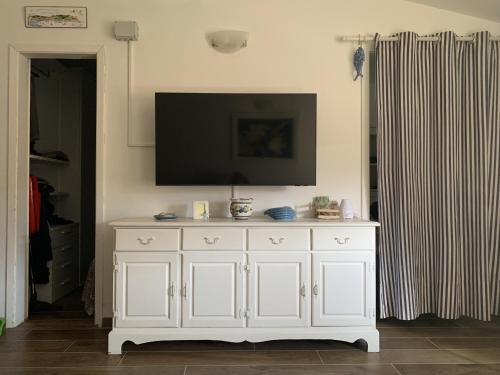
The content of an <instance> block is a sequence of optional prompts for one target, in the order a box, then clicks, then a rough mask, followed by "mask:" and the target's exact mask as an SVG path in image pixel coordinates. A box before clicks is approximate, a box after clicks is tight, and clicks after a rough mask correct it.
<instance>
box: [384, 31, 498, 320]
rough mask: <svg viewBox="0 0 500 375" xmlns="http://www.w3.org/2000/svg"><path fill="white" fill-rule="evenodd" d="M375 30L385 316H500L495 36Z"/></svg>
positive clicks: (496, 55)
mask: <svg viewBox="0 0 500 375" xmlns="http://www.w3.org/2000/svg"><path fill="white" fill-rule="evenodd" d="M398 36H399V37H400V40H399V41H398V42H394V41H382V40H380V39H379V37H378V36H377V37H376V62H377V67H376V72H377V81H376V82H377V101H378V103H377V112H378V114H377V116H378V125H377V126H378V144H377V153H378V179H379V186H378V188H379V205H380V207H379V213H380V222H381V233H380V316H381V317H382V318H386V317H390V316H395V317H397V318H399V319H415V318H416V317H418V316H419V315H420V314H424V313H435V314H437V315H438V316H439V317H442V318H447V319H454V318H458V317H460V316H462V315H465V316H469V317H473V318H476V319H482V320H490V319H491V314H500V255H499V253H500V99H499V89H500V61H499V60H500V53H499V50H500V42H498V41H491V40H489V38H490V34H489V33H488V32H480V33H476V34H474V37H475V39H474V41H473V42H464V41H457V40H456V36H455V34H454V33H451V32H445V33H440V34H437V36H439V39H440V40H439V41H437V42H436V41H432V42H430V41H418V40H417V35H416V34H414V33H410V32H406V33H401V34H398Z"/></svg>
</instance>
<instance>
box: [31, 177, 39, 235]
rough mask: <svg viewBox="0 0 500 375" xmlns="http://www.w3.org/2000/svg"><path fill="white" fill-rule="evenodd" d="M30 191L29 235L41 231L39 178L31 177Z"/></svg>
mask: <svg viewBox="0 0 500 375" xmlns="http://www.w3.org/2000/svg"><path fill="white" fill-rule="evenodd" d="M29 185H30V191H29V194H30V195H29V233H30V236H31V235H32V234H33V233H37V232H38V230H39V229H40V210H41V203H42V195H41V194H40V191H38V177H36V176H30V184H29Z"/></svg>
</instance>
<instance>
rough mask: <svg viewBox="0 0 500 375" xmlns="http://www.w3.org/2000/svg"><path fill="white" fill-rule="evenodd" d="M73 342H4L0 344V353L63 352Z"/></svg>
mask: <svg viewBox="0 0 500 375" xmlns="http://www.w3.org/2000/svg"><path fill="white" fill-rule="evenodd" d="M72 343H73V341H71V340H65V341H23V340H15V341H4V342H0V353H16V352H25V353H29V352H64V351H65V350H66V349H67V348H68V347H69V346H70V345H71V344H72Z"/></svg>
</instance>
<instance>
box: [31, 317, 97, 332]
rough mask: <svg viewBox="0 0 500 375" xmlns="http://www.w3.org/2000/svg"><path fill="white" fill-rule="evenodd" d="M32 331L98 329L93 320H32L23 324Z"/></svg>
mask: <svg viewBox="0 0 500 375" xmlns="http://www.w3.org/2000/svg"><path fill="white" fill-rule="evenodd" d="M22 326H23V327H25V328H29V329H32V330H59V329H97V328H98V327H97V326H96V325H95V324H94V322H93V321H92V320H83V319H62V320H48V319H47V320H31V321H27V322H25V323H23V324H22Z"/></svg>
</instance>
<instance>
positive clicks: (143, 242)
mask: <svg viewBox="0 0 500 375" xmlns="http://www.w3.org/2000/svg"><path fill="white" fill-rule="evenodd" d="M154 240H155V238H154V237H149V238H144V237H137V241H139V243H140V244H141V245H149V244H150V243H151V242H152V241H154Z"/></svg>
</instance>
